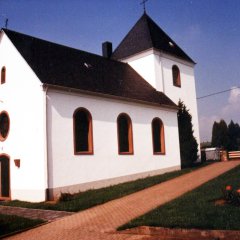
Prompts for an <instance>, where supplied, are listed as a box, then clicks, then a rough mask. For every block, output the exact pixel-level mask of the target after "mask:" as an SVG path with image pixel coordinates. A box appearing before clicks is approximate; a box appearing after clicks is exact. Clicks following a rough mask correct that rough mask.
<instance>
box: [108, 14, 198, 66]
mask: <svg viewBox="0 0 240 240" xmlns="http://www.w3.org/2000/svg"><path fill="white" fill-rule="evenodd" d="M151 48H155V49H157V50H159V51H162V52H165V53H168V54H170V55H173V56H176V57H179V58H181V59H184V60H186V61H188V62H191V63H194V61H193V60H192V59H191V58H190V57H189V56H188V55H187V54H186V53H185V52H184V51H183V50H182V49H181V48H180V47H179V46H178V45H177V44H176V43H175V42H174V41H173V40H172V39H171V38H170V37H169V36H168V35H167V34H166V33H165V32H164V31H163V30H162V29H161V28H160V27H159V26H158V25H157V24H156V23H155V22H154V21H153V20H152V19H151V18H150V17H149V16H148V15H147V14H146V13H144V14H143V15H142V17H141V18H140V19H139V20H138V21H137V23H136V24H135V25H134V26H133V28H132V29H131V30H130V31H129V33H128V34H127V35H126V37H125V38H124V39H123V40H122V42H121V43H120V44H119V46H118V47H117V48H116V49H115V51H114V52H113V54H112V58H113V59H124V58H126V57H129V56H132V55H134V54H137V53H140V52H142V51H144V50H148V49H151Z"/></svg>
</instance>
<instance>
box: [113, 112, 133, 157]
mask: <svg viewBox="0 0 240 240" xmlns="http://www.w3.org/2000/svg"><path fill="white" fill-rule="evenodd" d="M117 130H118V152H119V154H133V136H132V121H131V118H130V117H129V116H128V115H127V114H125V113H121V114H120V115H119V116H118V119H117Z"/></svg>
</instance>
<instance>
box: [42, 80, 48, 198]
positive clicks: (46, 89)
mask: <svg viewBox="0 0 240 240" xmlns="http://www.w3.org/2000/svg"><path fill="white" fill-rule="evenodd" d="M42 88H43V91H44V93H45V94H44V116H43V117H44V119H43V121H44V135H45V136H44V139H45V141H44V145H45V146H44V148H45V173H46V175H45V177H46V182H45V184H46V185H45V186H46V192H45V200H49V169H48V165H49V164H48V121H47V119H48V115H47V111H48V110H47V109H48V98H47V97H48V95H47V92H48V86H47V85H45V84H43V85H42Z"/></svg>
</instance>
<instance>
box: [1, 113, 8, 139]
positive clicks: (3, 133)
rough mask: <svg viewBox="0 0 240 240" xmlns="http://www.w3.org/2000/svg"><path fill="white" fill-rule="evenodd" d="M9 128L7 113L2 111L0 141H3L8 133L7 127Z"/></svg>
mask: <svg viewBox="0 0 240 240" xmlns="http://www.w3.org/2000/svg"><path fill="white" fill-rule="evenodd" d="M9 126H10V119H9V116H8V113H7V112H5V111H3V112H1V113H0V141H5V140H6V138H7V136H8V133H9V128H10V127H9Z"/></svg>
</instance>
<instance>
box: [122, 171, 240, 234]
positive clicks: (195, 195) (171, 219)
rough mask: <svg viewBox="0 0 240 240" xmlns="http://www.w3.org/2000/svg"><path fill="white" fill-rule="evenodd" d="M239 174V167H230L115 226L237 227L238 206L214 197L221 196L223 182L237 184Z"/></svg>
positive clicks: (239, 226) (235, 186)
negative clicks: (173, 197) (167, 201)
mask: <svg viewBox="0 0 240 240" xmlns="http://www.w3.org/2000/svg"><path fill="white" fill-rule="evenodd" d="M239 176H240V167H237V168H234V169H233V170H231V171H229V172H227V173H225V174H223V175H221V176H219V177H218V178H216V179H214V180H211V181H209V182H208V183H206V184H204V185H202V186H201V187H199V188H197V189H196V190H194V191H191V192H189V193H187V194H185V195H183V196H182V197H180V198H177V199H176V200H173V201H171V202H169V203H167V204H165V205H163V206H161V207H159V208H157V209H154V210H153V211H151V212H149V213H147V214H146V215H144V216H141V217H139V218H136V219H134V220H132V221H131V222H129V223H128V224H125V225H124V226H122V227H120V228H119V230H122V229H126V228H133V227H137V226H160V227H167V228H197V229H222V230H229V229H231V230H240V221H239V216H240V207H239V206H238V207H236V206H233V205H229V204H225V205H216V204H215V202H216V200H217V199H221V198H223V192H222V191H223V189H224V188H225V187H226V186H227V185H232V186H233V188H234V189H239V188H240V180H239Z"/></svg>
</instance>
